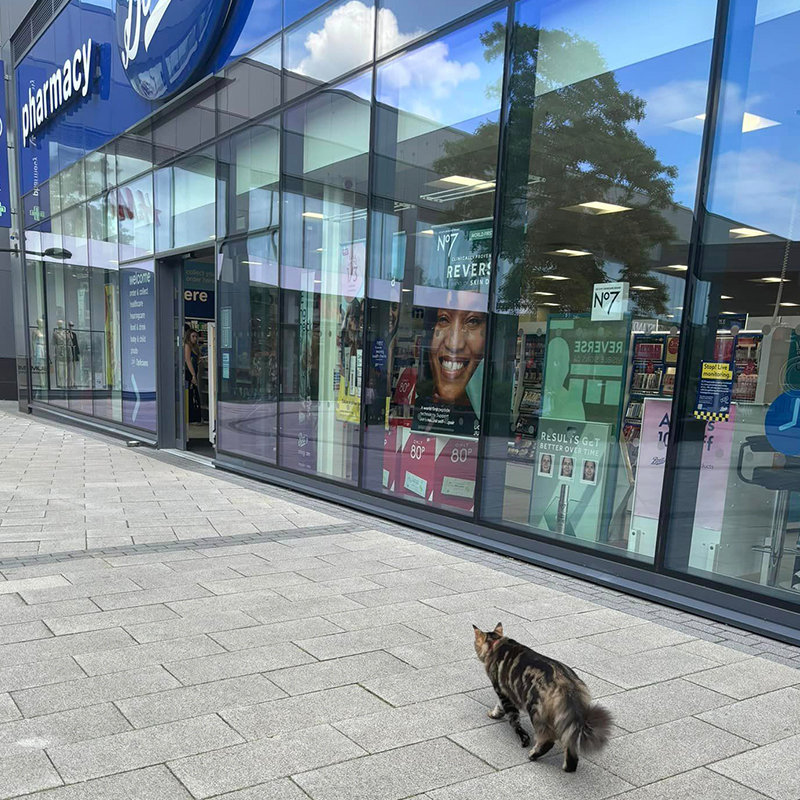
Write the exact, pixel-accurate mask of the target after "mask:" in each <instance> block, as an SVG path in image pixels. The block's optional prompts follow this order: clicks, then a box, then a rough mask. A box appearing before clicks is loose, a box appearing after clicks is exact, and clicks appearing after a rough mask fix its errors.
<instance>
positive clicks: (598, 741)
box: [561, 704, 611, 755]
mask: <svg viewBox="0 0 800 800" xmlns="http://www.w3.org/2000/svg"><path fill="white" fill-rule="evenodd" d="M576 705H577V704H576ZM571 717H572V719H570V721H569V723H568V724H567V725H566V726H565V730H564V732H563V734H562V737H561V741H562V744H564V746H566V747H569V748H570V749H571V750H573V751H574V752H578V753H583V754H587V755H590V754H592V753H596V752H598V751H599V750H602V749H603V748H604V747H605V746H606V744H607V743H608V737H609V735H610V733H611V713H610V712H609V711H608V709H606V708H604V707H603V706H599V705H590V706H584V707H583V708H581V709H580V710H579V709H578V708H574V713H573V714H572V715H571Z"/></svg>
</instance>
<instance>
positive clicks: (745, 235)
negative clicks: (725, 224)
mask: <svg viewBox="0 0 800 800" xmlns="http://www.w3.org/2000/svg"><path fill="white" fill-rule="evenodd" d="M730 234H731V236H733V238H734V239H752V238H753V237H754V236H769V233H768V232H767V231H760V230H759V229H758V228H731V229H730Z"/></svg>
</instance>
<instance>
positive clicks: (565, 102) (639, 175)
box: [435, 24, 678, 314]
mask: <svg viewBox="0 0 800 800" xmlns="http://www.w3.org/2000/svg"><path fill="white" fill-rule="evenodd" d="M541 33H542V32H541V31H540V29H538V28H536V27H533V26H530V25H524V24H517V25H516V27H515V43H514V52H513V64H512V66H513V73H512V78H511V81H510V86H509V93H510V101H511V106H510V115H509V131H508V134H509V135H508V145H507V167H506V172H505V175H504V177H503V179H502V180H503V183H502V186H501V188H502V190H503V191H504V193H505V208H504V219H503V236H502V245H501V247H502V250H501V259H502V260H503V261H504V262H505V263H506V265H507V266H506V269H505V274H504V276H503V278H502V283H501V284H500V285H499V286H498V308H500V309H505V310H508V311H524V310H526V309H530V308H533V307H535V306H536V305H538V302H537V298H536V297H535V295H534V293H535V292H537V291H545V290H546V291H547V292H552V293H553V296H548V297H547V300H549V301H554V302H558V303H559V305H560V306H561V307H562V309H563V310H573V311H577V312H582V311H586V310H587V309H589V308H590V307H591V292H592V286H593V284H595V283H602V282H604V281H606V280H617V279H619V280H623V281H628V282H630V284H631V286H636V285H647V286H650V287H653V289H652V290H651V291H640V290H634V289H632V290H631V297H632V299H633V300H634V301H635V302H636V305H637V307H638V311H639V312H640V313H652V314H663V313H665V312H666V307H667V300H668V293H667V289H666V287H665V286H664V284H662V283H661V282H659V281H657V280H653V279H651V278H649V276H648V271H649V266H650V260H651V258H652V256H653V251H654V248H655V247H657V246H658V245H664V244H667V243H669V242H671V241H674V240H675V238H676V232H675V229H674V227H673V226H672V224H671V223H670V222H669V220H668V219H666V217H665V215H664V214H663V213H662V212H663V211H664V210H666V209H668V208H670V207H671V206H672V191H673V181H674V180H675V178H676V177H677V175H678V171H677V169H676V168H675V167H673V166H668V165H665V164H663V163H662V162H661V161H659V159H658V158H657V154H656V151H655V149H654V148H652V147H650V146H648V145H647V144H646V143H645V142H643V141H642V140H641V139H640V138H639V136H638V134H637V133H636V131H635V130H633V127H632V126H633V125H635V124H636V123H639V122H641V121H642V120H643V119H644V117H645V105H646V103H645V101H644V100H642V99H641V98H639V97H637V96H636V95H634V94H633V93H632V92H626V91H623V90H622V89H621V88H620V86H619V84H618V82H617V80H616V77H615V75H614V73H613V72H609V71H607V68H606V66H605V64H604V62H603V58H602V56H601V55H600V52H599V50H598V48H597V46H596V45H595V44H594V43H592V42H589V41H586V40H584V39H580V38H579V37H577V36H574V35H572V34H570V33H568V32H566V31H562V30H549V31H547V35H546V40H545V41H546V47H545V46H541V47H540V44H541V42H542V38H543V37H542V36H541ZM481 40H482V43H483V45H484V48H485V52H484V56H485V58H486V59H487V61H491V60H493V59H496V58H502V57H503V53H504V49H505V28H504V26H502V25H499V24H496V25H494V27H493V28H491V29H490V30H488V31H486V32H485V33H484V34H483V35H482V37H481ZM576 64H579V65H580V68H581V70H582V72H583V74H587V75H591V76H592V77H589V78H586V79H584V80H580V81H577V82H573V83H568V81H569V80H570V77H569V72H570V69H571V68H573V66H574V65H576ZM498 125H499V123H498V122H496V121H490V122H484V123H482V124H481V125H480V126H479V127H478V128H477V130H476V131H475V134H474V136H473V137H471V138H470V139H467V140H456V141H451V142H448V143H447V144H446V155H444V156H443V157H441V158H440V159H439V160H438V161H437V163H436V165H435V168H436V170H437V171H438V172H439V173H440V174H459V175H470V176H473V177H481V176H485V177H486V179H487V180H492V179H493V177H494V173H495V169H494V159H495V152H496V151H495V150H494V148H493V147H492V145H493V144H494V143H495V142H496V141H497V136H498V130H497V129H498ZM481 140H483V141H484V142H485V144H486V146H481V145H480V141H481ZM482 160H483V162H484V163H482ZM598 200H600V201H605V202H610V203H614V204H616V205H622V206H627V207H629V208H630V209H631V210H629V211H625V212H623V213H616V214H613V215H602V216H592V215H589V214H583V213H574V212H571V211H565V210H564V209H565V208H566V207H568V206H575V205H577V204H578V203H585V202H590V201H598ZM562 248H572V249H576V248H577V249H580V250H584V251H588V253H589V255H586V256H579V257H564V256H559V255H554V254H553V253H552V251H554V250H558V249H562ZM607 262H612V263H615V264H617V265H619V266H618V268H617V270H615V271H614V273H613V275H611V276H609V275H608V273H607V271H606V263H607ZM551 273H552V274H558V275H559V276H563V277H567V278H570V280H569V281H551V280H543V279H542V278H543V276H545V275H548V274H551ZM617 275H619V278H617Z"/></svg>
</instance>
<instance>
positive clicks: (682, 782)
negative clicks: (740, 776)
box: [614, 767, 766, 800]
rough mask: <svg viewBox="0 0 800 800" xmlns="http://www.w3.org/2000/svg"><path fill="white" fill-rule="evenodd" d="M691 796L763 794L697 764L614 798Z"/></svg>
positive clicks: (756, 798) (718, 799) (751, 799)
mask: <svg viewBox="0 0 800 800" xmlns="http://www.w3.org/2000/svg"><path fill="white" fill-rule="evenodd" d="M695 797H698V798H699V797H702V798H703V800H764V798H765V797H766V795H763V794H761V793H760V792H754V791H753V790H752V789H748V788H747V787H745V786H742V785H741V784H740V783H736V782H735V781H732V780H729V779H728V778H725V777H723V776H722V775H718V774H717V773H715V772H711V771H710V770H708V769H706V768H704V767H701V768H700V769H694V770H691V771H690V772H684V773H683V774H682V775H675V776H674V777H672V778H666V779H665V780H663V781H658V782H656V783H651V784H649V785H647V786H643V787H641V788H640V789H634V790H632V791H630V792H624V793H623V794H620V795H617V796H616V797H615V798H614V800H676V799H677V798H695Z"/></svg>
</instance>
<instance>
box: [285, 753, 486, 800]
mask: <svg viewBox="0 0 800 800" xmlns="http://www.w3.org/2000/svg"><path fill="white" fill-rule="evenodd" d="M490 770H491V767H489V766H487V765H486V764H484V763H483V762H482V761H480V760H479V759H477V758H475V757H474V756H472V755H470V754H469V753H467V752H466V751H464V750H462V749H461V748H460V747H458V746H457V745H455V744H454V743H453V742H450V741H448V740H447V739H436V740H434V741H431V742H424V743H422V744H415V745H410V746H408V747H401V748H399V749H397V750H391V751H389V752H386V753H378V754H377V755H371V756H368V757H367V758H362V759H358V760H356V761H351V762H347V763H345V764H336V765H334V766H330V767H324V768H322V769H318V770H312V771H310V772H304V773H302V774H299V775H294V780H295V782H296V783H298V784H299V785H300V787H301V788H302V789H304V790H305V791H306V792H307V793H308V794H309V795H310V796H311V797H313V798H314V800H399V799H400V798H404V797H409V796H410V795H414V794H419V793H420V792H424V791H430V790H431V789H435V788H438V787H441V786H446V785H448V784H451V783H455V782H457V781H464V780H468V779H469V778H473V777H475V776H477V775H481V774H484V773H486V772H489V771H490Z"/></svg>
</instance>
